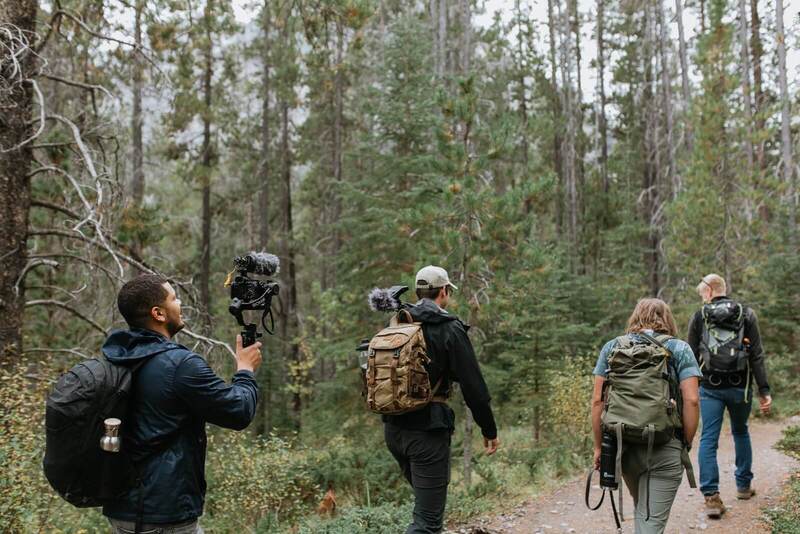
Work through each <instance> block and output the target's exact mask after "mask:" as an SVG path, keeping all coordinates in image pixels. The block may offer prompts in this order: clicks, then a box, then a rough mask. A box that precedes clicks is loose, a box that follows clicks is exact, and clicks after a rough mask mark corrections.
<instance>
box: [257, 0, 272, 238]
mask: <svg viewBox="0 0 800 534" xmlns="http://www.w3.org/2000/svg"><path fill="white" fill-rule="evenodd" d="M269 3H270V0H265V1H264V6H263V7H262V11H261V32H262V34H263V42H262V44H261V160H260V165H259V167H258V215H257V217H258V241H259V245H260V247H261V248H262V249H264V250H266V249H267V248H268V247H269V237H270V235H269V211H270V210H269V184H270V171H271V168H272V167H271V163H272V162H271V161H270V148H271V145H272V129H271V127H272V125H271V122H270V121H271V117H270V101H271V99H272V88H271V86H270V83H271V75H270V69H271V68H272V67H271V64H272V59H271V37H270V29H271V21H270V9H269Z"/></svg>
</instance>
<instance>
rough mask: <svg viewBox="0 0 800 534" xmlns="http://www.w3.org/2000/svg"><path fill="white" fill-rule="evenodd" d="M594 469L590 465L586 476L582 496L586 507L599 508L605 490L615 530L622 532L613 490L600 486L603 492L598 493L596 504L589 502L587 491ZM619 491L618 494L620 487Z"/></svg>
mask: <svg viewBox="0 0 800 534" xmlns="http://www.w3.org/2000/svg"><path fill="white" fill-rule="evenodd" d="M595 471H596V469H595V468H594V467H592V468H591V469H590V470H589V475H588V476H587V477H586V494H585V496H584V500H585V502H586V507H587V508H588V509H589V510H591V511H593V512H594V511H595V510H598V509H599V508H600V506H602V504H603V501H604V500H605V498H606V492H608V497H609V500H610V501H611V511H613V512H614V522H615V523H616V524H617V532H622V524H621V523H620V521H619V515H618V514H617V505H616V504H614V490H612V489H608V488H602V490H603V493H602V495H600V500H599V501H598V502H597V504H596V505H595V506H592V505H591V504H590V503H589V493H590V492H591V490H592V474H593V473H594V472H595ZM619 491H620V495H622V493H621V491H622V489H621V488H620V490H619Z"/></svg>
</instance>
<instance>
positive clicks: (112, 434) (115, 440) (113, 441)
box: [100, 417, 122, 452]
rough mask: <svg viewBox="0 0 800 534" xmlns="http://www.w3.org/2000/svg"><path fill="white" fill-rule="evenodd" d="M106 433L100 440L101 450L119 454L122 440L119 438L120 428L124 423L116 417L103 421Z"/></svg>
mask: <svg viewBox="0 0 800 534" xmlns="http://www.w3.org/2000/svg"><path fill="white" fill-rule="evenodd" d="M103 424H104V425H105V427H106V433H105V434H104V435H103V437H102V438H100V448H101V449H103V450H104V451H106V452H119V448H120V445H122V440H121V439H120V437H119V427H120V425H121V424H122V421H120V420H119V419H117V418H116V417H110V418H108V419H106V420H105V421H103Z"/></svg>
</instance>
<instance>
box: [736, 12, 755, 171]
mask: <svg viewBox="0 0 800 534" xmlns="http://www.w3.org/2000/svg"><path fill="white" fill-rule="evenodd" d="M739 39H740V46H741V48H742V50H741V58H742V64H741V75H740V77H741V84H742V96H743V104H744V120H745V130H746V132H747V138H746V139H745V141H744V148H745V155H746V156H747V170H748V171H749V172H752V171H753V162H754V156H753V154H754V151H753V102H752V98H751V96H750V46H749V44H748V42H747V39H748V35H747V5H746V4H745V0H739Z"/></svg>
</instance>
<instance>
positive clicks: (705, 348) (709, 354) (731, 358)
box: [700, 299, 748, 375]
mask: <svg viewBox="0 0 800 534" xmlns="http://www.w3.org/2000/svg"><path fill="white" fill-rule="evenodd" d="M702 316H703V339H702V342H701V344H700V357H701V369H703V370H704V371H705V372H706V373H712V374H720V375H725V374H732V373H740V372H742V371H745V370H746V369H747V363H748V354H747V347H746V346H745V344H744V338H743V336H744V307H743V306H742V305H741V304H739V303H738V302H734V301H732V300H727V299H726V300H719V301H717V302H711V303H709V304H706V305H705V306H703V311H702Z"/></svg>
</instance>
